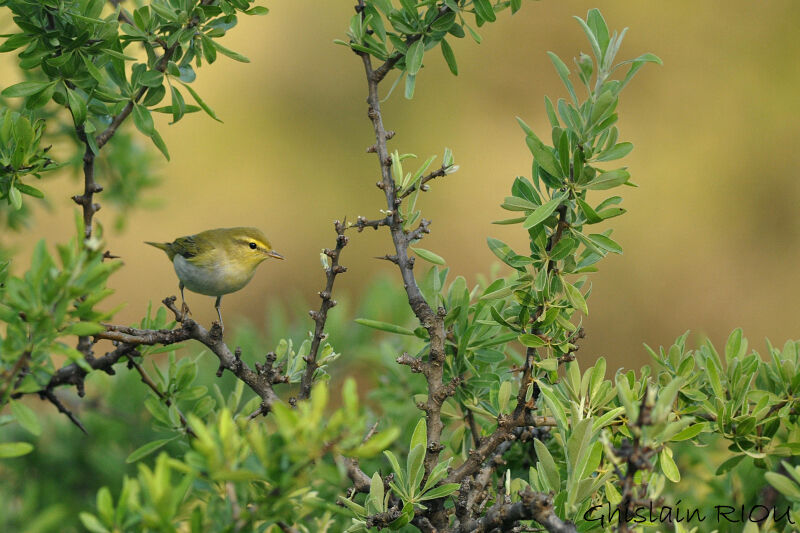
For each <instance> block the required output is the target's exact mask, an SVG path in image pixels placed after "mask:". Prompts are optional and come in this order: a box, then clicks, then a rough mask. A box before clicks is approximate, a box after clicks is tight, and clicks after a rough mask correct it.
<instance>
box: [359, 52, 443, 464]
mask: <svg viewBox="0 0 800 533" xmlns="http://www.w3.org/2000/svg"><path fill="white" fill-rule="evenodd" d="M359 55H360V56H361V59H362V61H363V63H364V72H365V75H366V79H367V84H368V88H369V93H368V98H367V103H368V105H369V112H368V115H369V117H370V120H371V121H372V127H373V130H374V133H375V141H376V142H375V153H376V154H377V156H378V161H379V164H380V168H381V182H380V185H381V189H382V190H383V192H384V195H385V197H386V206H387V208H388V211H389V212H390V213H391V214H390V215H388V216H387V220H388V222H389V224H388V225H389V230H390V232H391V235H392V241H393V243H394V248H395V252H396V253H395V254H394V255H395V256H396V261H395V256H393V257H392V262H395V263H396V264H397V266H398V268H399V270H400V275H401V276H402V278H403V286H404V287H405V290H406V295H407V296H408V304H409V306H410V307H411V310H412V311H413V312H414V315H416V317H417V319H418V320H419V321H420V324H421V325H422V327H424V328H425V329H426V330H427V331H428V335H429V338H430V352H429V355H428V360H427V361H426V362H425V365H424V367H425V369H424V371H423V373H424V374H425V378H426V380H427V382H428V401H427V403H426V406H425V412H426V422H427V434H428V441H427V451H426V454H425V475H426V477H427V475H428V474H430V472H431V470H432V469H433V468H434V467H435V466H436V464H437V463H438V461H439V453H440V452H441V450H442V445H441V443H440V440H441V435H442V430H443V424H442V417H441V407H442V403H443V402H444V400H445V399H446V398H447V396H448V394H447V392H448V391H449V389H447V387H446V386H445V384H444V383H443V379H442V378H443V369H444V359H445V330H444V318H445V316H446V315H447V313H446V311H445V309H444V308H439V309H437V310H436V311H434V310H433V309H432V308H431V306H430V305H429V304H428V302H426V301H425V298H424V297H423V296H422V292H421V291H420V289H419V286H418V285H417V280H416V279H415V277H414V272H413V268H414V261H413V259H411V258H409V256H408V246H409V244H410V243H411V241H412V240H413V239H414V238H419V236H420V235H421V232H427V231H428V228H427V226H428V224H430V222H428V221H424V223H423V224H420V228H417V230H415V232H413V233H412V234H406V233H405V232H404V231H403V224H402V221H401V220H400V217H398V216H396V212H395V206H396V205H397V201H398V198H397V190H396V189H395V183H394V179H393V178H392V171H391V163H390V158H389V151H388V149H387V146H386V137H387V134H386V129H385V128H384V125H383V117H382V115H381V104H380V98H379V96H378V83H379V82H380V80H381V79H383V77H384V76H385V74H386V72H388V70H389V69H391V68H392V66H393V64H394V63H391V61H392V59H389V60H387V62H386V63H384V64H383V65H382V66H381V67H380V69H383V70H382V71H381V70H373V69H372V61H371V58H370V56H369V54H365V53H360V54H359ZM397 60H399V58H398V59H397ZM397 60H395V62H396V61H397ZM451 394H452V393H451Z"/></svg>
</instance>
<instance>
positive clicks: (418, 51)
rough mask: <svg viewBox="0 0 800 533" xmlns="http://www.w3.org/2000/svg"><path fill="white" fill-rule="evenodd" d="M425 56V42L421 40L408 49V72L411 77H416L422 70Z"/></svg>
mask: <svg viewBox="0 0 800 533" xmlns="http://www.w3.org/2000/svg"><path fill="white" fill-rule="evenodd" d="M424 54H425V40H424V39H422V38H420V39H418V40H416V41H414V42H413V43H412V44H411V46H409V47H408V51H407V52H406V72H408V74H409V75H410V76H415V75H416V74H417V72H419V69H420V68H422V58H423V56H424Z"/></svg>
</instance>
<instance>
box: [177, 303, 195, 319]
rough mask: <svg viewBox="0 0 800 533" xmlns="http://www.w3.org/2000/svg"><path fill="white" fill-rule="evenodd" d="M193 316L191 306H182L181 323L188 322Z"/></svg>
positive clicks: (183, 304)
mask: <svg viewBox="0 0 800 533" xmlns="http://www.w3.org/2000/svg"><path fill="white" fill-rule="evenodd" d="M190 316H192V312H191V311H190V310H189V306H188V305H186V302H183V303H182V304H181V320H180V321H181V322H183V321H184V320H186V319H187V318H188V317H190Z"/></svg>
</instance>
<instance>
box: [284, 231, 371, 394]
mask: <svg viewBox="0 0 800 533" xmlns="http://www.w3.org/2000/svg"><path fill="white" fill-rule="evenodd" d="M360 220H363V219H362V218H361V217H359V221H360ZM333 225H334V228H335V229H336V248H334V249H333V250H331V249H329V248H326V249H325V251H324V253H325V255H327V256H328V257H330V259H331V265H330V266H329V267H328V268H327V269H325V277H326V279H327V282H326V284H325V289H324V290H322V291H321V292H320V293H319V297H320V298H322V303H321V304H320V306H319V311H310V312H309V314H310V315H311V318H313V319H314V322H315V326H314V338H313V339H312V340H311V350H310V351H309V353H308V355H307V356H306V357H305V361H306V370H305V372H304V373H303V377H302V379H301V381H300V394H299V398H300V399H301V400H305V399H307V398H308V397H310V396H311V385H313V383H314V372H316V371H317V368H319V365H317V355H318V353H319V345H320V344H321V343H322V340H323V339H324V338H325V337H327V334H325V333H324V330H325V321H326V320H327V319H328V310H330V308H331V307H334V306H336V300H333V299H332V298H331V294H332V292H333V283H334V281H336V276H337V275H338V274H343V273H344V272H347V269H346V268H345V267H343V266H342V265H340V264H339V255H340V254H341V252H342V248H344V247H345V246H347V242H348V238H347V236H346V235H345V234H344V232H345V231H346V230H347V223H346V221H345V223H342V222H339V221H338V220H337V221H336V222H334V223H333Z"/></svg>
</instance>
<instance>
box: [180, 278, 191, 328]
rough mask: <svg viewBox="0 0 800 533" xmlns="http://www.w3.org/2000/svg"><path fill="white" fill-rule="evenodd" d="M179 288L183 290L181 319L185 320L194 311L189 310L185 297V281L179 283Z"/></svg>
mask: <svg viewBox="0 0 800 533" xmlns="http://www.w3.org/2000/svg"><path fill="white" fill-rule="evenodd" d="M178 288H179V289H180V290H181V320H183V319H184V318H186V317H187V316H191V315H192V312H191V311H189V306H188V305H186V298H184V296H183V289H184V285H183V282H180V283H179V284H178Z"/></svg>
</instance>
